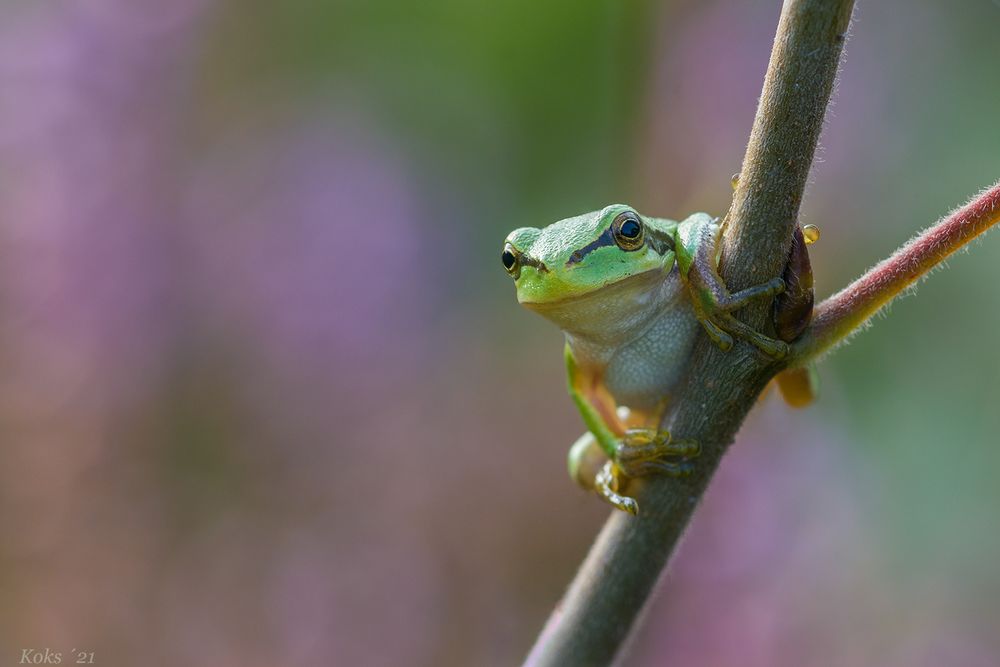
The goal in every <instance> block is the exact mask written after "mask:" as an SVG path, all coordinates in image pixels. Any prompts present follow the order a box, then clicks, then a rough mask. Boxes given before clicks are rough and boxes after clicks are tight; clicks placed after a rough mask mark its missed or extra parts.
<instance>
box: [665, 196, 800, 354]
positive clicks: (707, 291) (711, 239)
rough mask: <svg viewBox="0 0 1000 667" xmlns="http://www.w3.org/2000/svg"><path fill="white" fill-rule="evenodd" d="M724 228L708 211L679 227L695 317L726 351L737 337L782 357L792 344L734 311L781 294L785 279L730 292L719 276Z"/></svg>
mask: <svg viewBox="0 0 1000 667" xmlns="http://www.w3.org/2000/svg"><path fill="white" fill-rule="evenodd" d="M719 233H720V227H719V225H718V224H717V223H716V222H715V220H714V219H712V218H710V217H709V216H707V215H705V214H699V215H697V216H692V217H691V218H688V219H687V220H685V221H684V222H682V223H681V224H680V225H678V228H677V237H678V238H677V240H676V246H677V265H678V268H679V269H680V274H681V278H682V279H683V281H684V284H685V286H686V287H687V289H688V294H689V296H690V299H691V305H692V307H693V308H694V313H695V317H697V318H698V321H699V322H700V323H701V325H702V327H703V328H704V329H705V332H706V333H707V334H708V336H709V338H711V339H712V341H713V342H714V343H715V344H716V345H718V346H719V347H720V348H722V349H723V350H728V349H729V348H731V347H732V346H733V336H736V337H737V338H742V339H743V340H746V341H748V342H750V343H752V344H753V345H755V346H756V347H757V348H758V349H759V350H761V351H762V352H764V353H765V354H767V355H768V356H771V357H774V358H775V359H781V358H783V357H784V356H785V355H786V354H788V345H787V344H786V343H785V342H783V341H780V340H775V339H773V338H769V337H767V336H765V335H764V334H762V333H760V332H759V331H757V330H755V329H753V328H752V327H751V326H749V325H747V324H745V323H744V322H741V321H740V320H738V319H736V318H735V317H734V316H733V314H732V313H733V311H735V310H739V309H740V308H742V307H744V306H746V305H747V304H748V303H750V301H752V300H754V299H762V298H768V297H772V296H775V295H777V294H780V293H781V292H783V291H784V289H785V283H784V281H783V280H782V279H781V278H774V279H773V280H769V281H767V282H766V283H763V284H761V285H755V286H753V287H749V288H747V289H745V290H741V291H739V292H730V291H729V289H728V287H726V283H725V281H723V279H722V276H720V275H719V271H718V265H717V255H718V241H719Z"/></svg>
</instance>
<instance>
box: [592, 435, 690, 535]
mask: <svg viewBox="0 0 1000 667" xmlns="http://www.w3.org/2000/svg"><path fill="white" fill-rule="evenodd" d="M700 453H701V447H700V446H699V445H698V443H696V442H693V441H690V440H677V441H675V440H673V439H672V438H671V437H670V433H668V432H667V431H655V430H653V429H631V430H629V431H626V432H625V437H624V438H622V440H621V442H620V443H618V447H617V449H616V450H615V457H614V461H608V462H607V463H606V464H605V465H604V467H603V468H601V471H600V472H599V473H598V474H597V477H596V478H595V480H594V488H595V490H596V491H597V493H598V494H599V495H600V496H601V497H602V498H604V500H606V501H607V502H609V503H611V504H612V505H614V506H615V507H617V508H618V509H620V510H622V511H625V512H628V513H629V514H633V515H634V514H638V512H639V504H638V503H637V502H636V501H635V499H634V498H630V497H628V496H625V495H622V494H621V493H620V491H621V489H622V487H623V486H624V485H625V483H626V482H627V481H628V480H629V479H632V478H635V477H646V476H649V475H667V476H669V477H685V476H687V475H690V474H691V473H692V472H694V464H693V463H692V462H691V459H692V458H695V457H696V456H698V455H699V454H700Z"/></svg>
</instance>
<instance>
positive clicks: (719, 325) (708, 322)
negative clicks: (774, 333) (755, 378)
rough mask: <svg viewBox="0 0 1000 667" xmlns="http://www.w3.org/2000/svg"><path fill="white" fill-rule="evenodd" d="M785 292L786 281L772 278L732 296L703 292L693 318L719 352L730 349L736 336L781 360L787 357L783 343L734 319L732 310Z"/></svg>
mask: <svg viewBox="0 0 1000 667" xmlns="http://www.w3.org/2000/svg"><path fill="white" fill-rule="evenodd" d="M784 291H785V282H784V281H783V280H782V279H781V278H774V279H773V280H769V281H767V282H766V283H763V284H761V285H755V286H753V287H749V288H747V289H745V290H741V291H739V292H735V293H733V294H730V293H729V292H728V290H724V289H722V290H713V289H703V290H702V293H701V294H699V295H698V296H699V297H700V298H699V299H698V303H699V305H700V306H701V307H700V308H696V315H697V317H698V321H699V322H701V326H702V327H703V328H704V329H705V333H707V334H708V337H709V338H711V339H712V342H714V343H715V344H716V345H718V346H719V347H720V348H721V349H723V350H729V349H730V348H731V347H732V346H733V336H735V337H737V338H741V339H743V340H745V341H747V342H749V343H752V344H753V345H754V346H756V347H757V349H759V350H760V351H761V352H763V353H764V354H766V355H768V356H770V357H773V358H775V359H782V358H784V357H785V355H786V354H788V345H787V344H786V343H785V342H784V341H780V340H775V339H774V338H768V337H767V336H765V335H764V334H762V333H760V332H759V331H757V330H756V329H754V328H753V327H751V326H750V325H748V324H746V323H744V322H741V321H740V320H738V319H736V317H734V316H733V311H735V310H739V309H740V308H743V307H744V306H746V305H747V304H748V303H750V301H752V300H754V299H763V298H769V297H773V296H775V295H778V294H781V293H782V292H784Z"/></svg>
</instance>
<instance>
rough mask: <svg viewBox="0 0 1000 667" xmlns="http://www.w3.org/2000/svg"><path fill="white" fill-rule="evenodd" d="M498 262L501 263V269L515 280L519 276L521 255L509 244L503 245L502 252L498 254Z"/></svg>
mask: <svg viewBox="0 0 1000 667" xmlns="http://www.w3.org/2000/svg"><path fill="white" fill-rule="evenodd" d="M500 261H501V262H503V268H505V269H506V270H507V273H509V274H510V275H512V276H514V279H515V280H516V279H517V278H518V276H520V275H521V253H520V252H518V250H517V248H515V247H514V246H512V245H511V244H510V243H507V244H505V245H504V247H503V252H501V253H500Z"/></svg>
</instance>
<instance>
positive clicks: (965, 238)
mask: <svg viewBox="0 0 1000 667" xmlns="http://www.w3.org/2000/svg"><path fill="white" fill-rule="evenodd" d="M997 222H1000V182H998V183H996V184H994V185H993V186H991V187H989V188H987V189H986V190H983V191H982V192H980V193H979V194H978V195H976V196H975V197H974V198H973V199H972V201H970V202H969V203H968V204H966V205H965V206H963V207H961V208H959V209H956V210H955V211H952V212H951V213H950V214H948V215H946V216H945V217H944V218H942V219H941V220H940V221H939V222H938V223H937V224H935V225H933V226H932V227H929V228H927V229H926V230H924V231H923V232H921V233H920V234H918V235H917V236H915V237H914V238H913V239H911V240H910V241H909V243H907V244H906V245H904V246H903V247H902V248H900V249H899V250H897V251H896V252H895V253H894V254H893V255H892V257H889V258H888V259H885V260H883V261H882V262H880V263H879V264H878V265H876V266H875V267H874V268H872V269H871V270H870V271H868V272H867V273H866V274H865V275H863V276H861V277H860V278H858V279H857V280H855V281H854V282H853V283H851V284H850V285H848V286H847V287H845V288H844V289H842V290H841V291H840V292H838V293H836V294H834V295H833V296H831V297H830V298H829V299H827V300H825V301H824V302H823V303H821V304H820V305H819V306H818V307H817V308H816V312H815V314H814V316H813V320H812V322H811V323H810V325H809V328H808V329H806V331H805V333H804V334H803V335H802V337H801V338H799V339H798V340H797V341H795V344H794V345H793V346H792V356H791V359H790V361H791V362H792V363H796V362H797V363H802V362H805V361H808V360H810V359H813V358H815V357H817V356H819V355H821V354H823V353H824V352H827V351H829V350H830V349H831V348H833V347H834V346H836V345H837V344H839V343H841V342H843V341H844V340H846V339H847V338H849V337H850V336H851V334H852V333H854V332H855V331H857V330H859V329H860V328H862V327H864V325H865V323H866V322H867V321H868V320H869V319H870V318H871V317H872V316H873V315H875V314H876V313H877V312H878V311H880V310H881V309H882V308H884V307H885V306H886V305H888V304H889V302H890V301H892V300H893V299H894V298H895V297H896V296H898V295H899V294H900V293H901V292H903V291H904V290H905V289H906V288H907V287H909V286H910V285H912V284H913V283H915V282H916V281H917V280H919V279H920V278H921V277H923V276H925V275H927V273H928V272H930V271H931V270H933V269H934V267H936V266H938V265H939V264H940V263H941V262H943V261H944V260H945V259H947V258H948V256H949V255H951V254H952V253H954V252H956V251H958V250H960V249H961V248H962V247H963V246H965V244H967V243H968V242H969V241H971V240H972V239H974V238H976V237H977V236H979V235H980V234H982V233H983V232H985V231H986V230H987V229H989V228H990V227H991V226H993V225H994V224H996V223H997Z"/></svg>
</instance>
